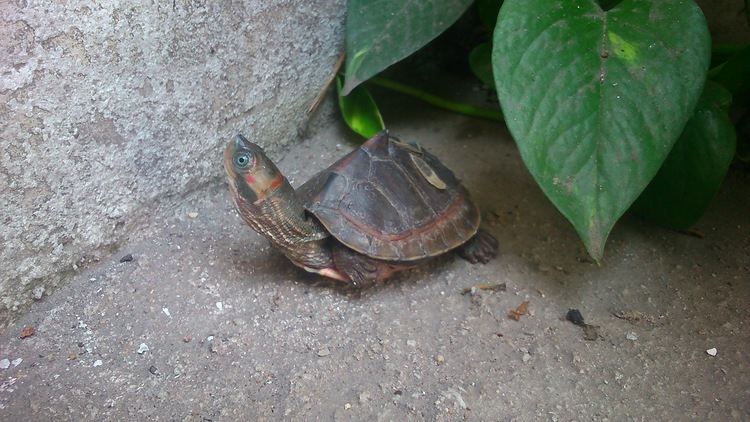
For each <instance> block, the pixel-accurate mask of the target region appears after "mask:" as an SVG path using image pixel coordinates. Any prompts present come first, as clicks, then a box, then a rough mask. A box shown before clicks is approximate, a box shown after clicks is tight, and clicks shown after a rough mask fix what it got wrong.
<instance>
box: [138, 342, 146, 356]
mask: <svg viewBox="0 0 750 422" xmlns="http://www.w3.org/2000/svg"><path fill="white" fill-rule="evenodd" d="M148 351H149V348H148V346H147V345H146V343H141V345H140V346H138V350H137V352H138V354H139V355H142V354H144V353H146V352H148Z"/></svg>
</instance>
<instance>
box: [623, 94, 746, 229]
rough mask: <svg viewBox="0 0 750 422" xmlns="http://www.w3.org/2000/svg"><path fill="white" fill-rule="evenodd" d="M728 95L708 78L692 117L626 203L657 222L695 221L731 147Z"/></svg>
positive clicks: (722, 172) (678, 223) (683, 224)
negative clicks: (641, 187) (648, 180)
mask: <svg viewBox="0 0 750 422" xmlns="http://www.w3.org/2000/svg"><path fill="white" fill-rule="evenodd" d="M731 101H732V95H731V94H730V93H729V91H727V90H726V89H724V88H722V87H721V86H720V85H718V84H716V83H713V82H710V81H709V82H708V83H706V87H705V88H704V89H703V95H701V98H700V100H699V101H698V105H697V106H696V108H695V113H694V114H693V117H692V118H691V119H690V120H689V121H688V123H687V125H686V126H685V130H683V132H682V136H680V138H679V139H678V140H677V142H676V143H675V144H674V147H673V148H672V151H671V152H670V153H669V156H667V159H666V160H665V161H664V164H663V165H662V166H661V168H660V169H659V172H658V173H657V174H656V177H654V179H653V180H652V181H651V183H649V185H648V187H647V188H646V190H644V191H643V193H642V194H641V196H639V197H638V200H637V201H635V203H634V204H633V207H632V208H631V209H632V210H633V211H634V212H635V213H636V214H638V215H640V216H642V217H644V218H646V219H649V220H652V221H654V222H656V223H658V224H661V225H664V226H667V227H672V228H676V229H686V228H689V227H690V226H692V225H693V224H695V222H696V221H698V219H699V218H700V217H701V215H703V212H704V211H705V210H706V208H708V205H709V204H710V202H711V199H713V197H714V196H715V195H716V192H718V191H719V187H720V186H721V182H722V181H723V180H724V176H725V175H726V173H727V170H728V169H729V164H730V163H731V162H732V157H733V156H734V150H735V139H736V136H735V133H734V126H732V121H731V120H730V119H729V115H728V114H727V110H728V108H729V104H730V103H731Z"/></svg>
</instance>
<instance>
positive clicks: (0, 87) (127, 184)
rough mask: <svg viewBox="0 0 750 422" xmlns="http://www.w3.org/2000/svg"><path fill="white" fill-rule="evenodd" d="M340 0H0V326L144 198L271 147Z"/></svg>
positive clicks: (293, 132) (311, 72) (113, 233)
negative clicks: (238, 152) (233, 154)
mask: <svg viewBox="0 0 750 422" xmlns="http://www.w3.org/2000/svg"><path fill="white" fill-rule="evenodd" d="M344 4H345V2H344V1H343V0H336V1H333V2H330V1H320V0H318V1H301V0H292V1H288V2H266V1H261V0H248V1H243V2H230V3H215V2H175V3H173V2H153V3H149V4H148V5H144V6H143V7H131V6H129V5H127V4H125V3H118V2H114V3H106V2H105V3H97V4H96V5H95V6H94V5H92V4H91V3H90V2H86V1H82V0H74V1H70V2H64V3H54V4H50V3H46V2H42V3H36V2H25V1H18V2H16V1H7V2H0V16H2V17H3V24H2V25H0V51H2V52H3V53H2V54H0V74H1V75H3V76H2V78H0V116H2V117H1V118H0V210H1V211H0V245H3V247H2V248H0V298H2V299H0V326H3V325H6V324H7V323H8V322H9V321H10V320H11V318H12V317H13V315H15V314H16V312H17V311H19V310H21V309H24V308H26V307H27V306H28V305H29V303H30V302H31V301H32V300H33V298H36V297H37V296H38V295H36V294H32V292H33V291H34V290H35V289H37V288H39V287H42V288H45V287H46V288H48V289H49V288H50V287H53V286H56V285H57V284H59V283H61V282H62V281H63V280H67V279H69V278H70V277H69V274H68V276H67V277H66V272H67V273H69V272H70V270H71V269H73V270H77V269H79V268H81V266H82V265H83V264H86V263H88V262H91V261H96V260H97V259H98V253H99V251H102V250H103V248H106V247H113V246H116V245H117V244H118V242H119V241H121V240H122V239H124V237H125V236H126V235H127V234H128V233H130V232H132V231H134V229H136V228H137V227H139V225H140V224H141V223H142V222H143V221H144V219H145V218H146V217H147V216H148V215H149V214H150V213H151V212H153V211H154V209H155V208H157V207H170V206H173V205H174V204H176V203H179V202H180V201H181V198H183V197H184V195H185V194H186V193H188V192H190V191H194V190H195V189H196V188H197V187H200V186H202V185H205V184H206V183H209V182H211V181H218V180H219V179H220V177H221V175H222V170H221V166H220V163H221V152H222V149H223V145H224V143H225V142H226V141H227V140H228V139H230V137H231V136H232V135H234V134H236V133H237V132H243V133H244V134H245V135H247V136H249V137H250V138H251V139H253V140H254V141H256V142H258V143H260V144H262V145H263V146H265V147H266V148H267V149H268V150H269V152H270V154H271V155H272V156H276V157H278V153H279V151H280V150H281V149H282V147H283V146H284V145H285V144H286V143H288V142H289V141H291V140H294V139H295V137H296V136H297V133H298V129H299V128H300V127H301V125H303V124H304V123H305V122H306V120H307V117H308V116H307V114H306V112H305V110H306V109H307V107H308V105H309V103H310V102H311V101H312V99H313V98H314V97H315V96H316V95H317V94H318V92H319V91H320V89H321V86H322V85H323V84H324V82H325V81H326V80H327V78H328V76H329V75H330V74H331V72H332V71H333V65H334V63H335V62H336V59H337V57H338V56H339V54H340V52H341V51H342V49H343V38H344V37H343V16H344Z"/></svg>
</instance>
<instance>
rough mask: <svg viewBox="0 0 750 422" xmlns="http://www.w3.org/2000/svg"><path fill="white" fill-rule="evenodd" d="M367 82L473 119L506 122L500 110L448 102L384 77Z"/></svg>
mask: <svg viewBox="0 0 750 422" xmlns="http://www.w3.org/2000/svg"><path fill="white" fill-rule="evenodd" d="M367 82H368V83H371V84H373V85H377V86H380V87H383V88H387V89H390V90H393V91H396V92H400V93H402V94H406V95H409V96H411V97H414V98H417V99H419V100H422V101H424V102H426V103H427V104H431V105H434V106H435V107H440V108H443V109H446V110H450V111H454V112H456V113H460V114H464V115H467V116H471V117H478V118H480V119H487V120H493V121H496V122H502V121H504V120H503V113H502V112H500V110H490V109H487V108H482V107H475V106H472V105H468V104H463V103H457V102H454V101H450V100H446V99H445V98H441V97H438V96H437V95H433V94H430V93H429V92H426V91H422V90H421V89H418V88H414V87H412V86H409V85H405V84H402V83H401V82H396V81H394V80H391V79H386V78H382V77H374V78H372V79H370V80H368V81H367Z"/></svg>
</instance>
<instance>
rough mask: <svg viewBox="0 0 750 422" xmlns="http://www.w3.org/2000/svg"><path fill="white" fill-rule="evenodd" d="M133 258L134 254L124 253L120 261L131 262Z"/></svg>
mask: <svg viewBox="0 0 750 422" xmlns="http://www.w3.org/2000/svg"><path fill="white" fill-rule="evenodd" d="M132 260H133V254H127V255H123V256H122V258H120V262H130V261H132Z"/></svg>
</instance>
